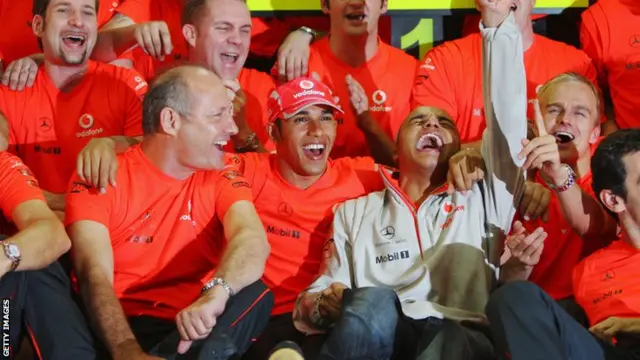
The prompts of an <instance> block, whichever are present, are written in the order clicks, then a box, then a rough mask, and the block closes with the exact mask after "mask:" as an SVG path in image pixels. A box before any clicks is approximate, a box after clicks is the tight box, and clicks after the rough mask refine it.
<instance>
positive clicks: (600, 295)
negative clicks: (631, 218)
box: [545, 0, 640, 326]
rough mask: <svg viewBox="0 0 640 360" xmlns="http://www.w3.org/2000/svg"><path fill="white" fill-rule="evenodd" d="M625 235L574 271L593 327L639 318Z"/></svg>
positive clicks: (639, 291)
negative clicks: (608, 320) (606, 322)
mask: <svg viewBox="0 0 640 360" xmlns="http://www.w3.org/2000/svg"><path fill="white" fill-rule="evenodd" d="M601 1H602V0H601ZM622 237H623V240H618V241H615V242H614V243H613V244H611V245H609V246H608V247H606V248H604V249H602V250H600V251H598V252H596V253H594V254H593V255H591V256H589V257H587V258H586V259H584V261H582V262H581V263H580V264H579V265H578V266H576V268H575V270H574V273H573V291H574V294H575V298H576V301H577V302H578V304H579V305H580V306H582V308H583V309H584V311H585V312H586V313H587V317H588V318H589V324H590V325H591V326H593V325H596V324H598V323H600V322H602V321H603V320H606V319H607V318H609V317H612V316H615V317H621V318H637V317H640V283H639V282H638V279H639V278H640V266H638V264H639V263H640V250H638V249H636V248H634V247H632V246H631V245H629V244H628V243H627V242H625V240H624V238H625V237H626V234H623V235H622ZM545 246H546V245H545Z"/></svg>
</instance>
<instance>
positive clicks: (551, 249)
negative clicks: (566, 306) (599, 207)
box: [519, 172, 611, 300]
mask: <svg viewBox="0 0 640 360" xmlns="http://www.w3.org/2000/svg"><path fill="white" fill-rule="evenodd" d="M536 180H537V182H538V183H540V184H543V185H545V186H547V185H546V183H545V182H544V180H542V179H541V178H540V176H539V175H538V178H537V179H536ZM591 182H592V176H591V173H590V172H589V173H588V174H586V175H584V176H583V177H582V178H580V179H577V180H576V184H577V185H578V186H580V189H582V190H583V191H584V192H586V193H587V194H589V196H591V197H593V198H594V199H595V198H596V197H595V195H594V193H593V188H592V187H591ZM547 219H548V221H547V222H544V221H542V220H541V219H536V220H531V221H523V220H522V219H519V220H520V221H522V222H523V224H524V226H525V228H526V229H527V230H528V231H529V232H532V231H534V230H535V229H536V228H538V227H542V228H543V229H544V231H545V232H546V233H547V234H548V236H547V240H546V241H545V242H544V251H543V252H542V256H541V257H540V262H538V264H537V265H536V266H534V267H533V271H532V272H531V275H530V276H529V281H532V282H534V283H536V284H537V285H538V286H540V287H541V288H542V289H543V290H544V291H546V292H547V294H549V295H550V296H551V297H552V298H554V299H555V300H560V299H565V298H568V297H570V296H572V295H573V287H572V280H571V274H572V271H573V268H574V267H575V266H576V265H577V264H578V263H579V262H580V260H582V259H583V258H584V257H585V256H587V255H589V254H590V253H592V252H594V251H595V250H598V249H599V248H601V247H602V246H603V245H605V244H606V243H607V241H608V240H611V239H606V240H605V239H586V240H584V239H583V238H582V237H580V236H579V235H578V234H576V233H575V232H574V231H573V229H572V228H571V226H569V225H568V224H567V222H566V220H565V218H564V214H563V212H562V207H561V206H560V201H559V200H558V197H557V195H556V193H555V192H553V191H552V192H551V201H550V202H549V208H548V213H547Z"/></svg>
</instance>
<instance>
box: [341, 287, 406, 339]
mask: <svg viewBox="0 0 640 360" xmlns="http://www.w3.org/2000/svg"><path fill="white" fill-rule="evenodd" d="M397 303H398V296H397V295H396V293H395V291H393V290H392V289H386V288H376V287H367V288H360V289H355V290H353V293H352V294H351V298H350V299H349V301H347V303H345V304H344V308H343V309H342V311H343V313H344V316H346V317H347V318H348V319H349V322H350V323H352V324H353V325H354V327H360V326H362V327H363V328H364V329H367V330H368V331H369V332H370V333H371V335H372V336H374V337H378V338H391V339H393V336H394V335H395V329H396V326H397V323H398V318H399V309H398V308H397V306H396V304H397ZM353 322H357V323H359V324H354V323H353ZM354 330H356V329H354Z"/></svg>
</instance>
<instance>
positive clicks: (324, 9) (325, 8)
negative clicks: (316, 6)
mask: <svg viewBox="0 0 640 360" xmlns="http://www.w3.org/2000/svg"><path fill="white" fill-rule="evenodd" d="M320 1H321V3H320V5H322V12H323V13H325V15H329V10H331V7H330V5H329V1H331V0H320Z"/></svg>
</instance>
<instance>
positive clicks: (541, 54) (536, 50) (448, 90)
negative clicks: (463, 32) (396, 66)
mask: <svg viewBox="0 0 640 360" xmlns="http://www.w3.org/2000/svg"><path fill="white" fill-rule="evenodd" d="M534 3H535V0H512V8H513V9H514V13H515V16H516V22H517V24H518V27H519V28H520V32H521V33H522V42H523V44H522V45H523V48H524V51H525V52H524V62H525V69H526V73H527V89H526V91H527V96H528V98H529V99H535V98H536V94H537V91H538V89H539V87H540V86H542V84H544V83H545V82H547V81H549V80H550V79H551V78H553V77H554V76H556V75H559V74H561V73H564V72H570V71H571V72H577V73H579V74H582V75H584V76H586V77H587V78H588V79H589V80H591V81H593V82H595V80H596V72H595V68H594V67H593V65H592V63H591V60H590V59H589V57H588V56H586V54H585V53H583V52H582V51H580V50H578V49H575V48H574V47H572V46H569V45H567V44H564V43H560V42H557V41H553V40H551V39H548V38H545V37H544V36H540V35H537V34H534V32H533V25H532V21H531V11H532V9H533V6H534ZM478 9H479V10H480V12H481V13H482V14H483V16H484V13H486V11H488V9H486V8H485V7H483V6H481V5H478ZM481 49H482V48H481V39H480V35H479V34H472V35H469V36H467V37H465V38H462V39H458V40H454V41H451V42H447V43H444V44H443V45H440V46H438V47H436V48H434V49H432V50H431V51H430V52H429V53H427V55H426V57H425V59H424V61H422V64H421V65H420V67H419V69H418V72H417V76H416V79H415V85H414V87H413V95H412V97H413V101H412V103H413V107H415V106H418V105H428V106H437V107H440V108H442V109H443V110H445V111H446V112H448V113H449V114H450V115H451V116H452V117H453V118H454V120H455V121H456V125H457V127H458V129H459V130H460V137H461V140H462V142H463V143H465V144H467V146H475V147H477V146H479V144H480V139H481V136H482V132H483V131H484V128H485V127H486V122H485V115H484V105H483V100H482V82H481V80H480V79H481V74H480V71H481V66H480V59H481ZM528 114H529V116H528V118H529V119H532V116H533V111H532V109H531V108H530V109H529V112H528Z"/></svg>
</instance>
